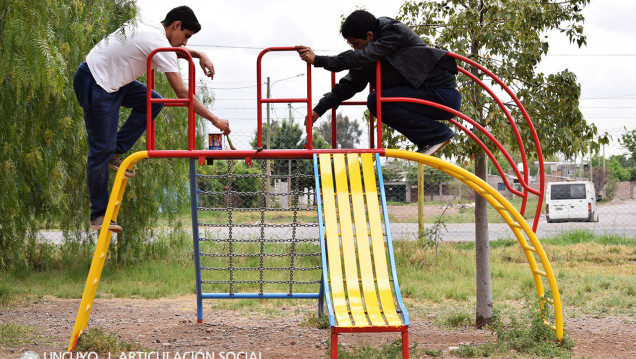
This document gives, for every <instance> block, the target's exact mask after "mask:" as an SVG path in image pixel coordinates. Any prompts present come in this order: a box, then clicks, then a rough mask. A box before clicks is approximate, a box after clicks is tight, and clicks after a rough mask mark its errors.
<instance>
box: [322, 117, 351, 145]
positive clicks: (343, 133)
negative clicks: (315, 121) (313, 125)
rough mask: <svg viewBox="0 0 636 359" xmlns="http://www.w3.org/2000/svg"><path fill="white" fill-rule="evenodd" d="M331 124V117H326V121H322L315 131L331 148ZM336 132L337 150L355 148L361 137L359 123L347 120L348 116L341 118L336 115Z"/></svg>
mask: <svg viewBox="0 0 636 359" xmlns="http://www.w3.org/2000/svg"><path fill="white" fill-rule="evenodd" d="M331 124H332V120H331V116H328V118H327V121H322V122H321V123H320V125H319V126H318V128H317V129H316V132H318V133H319V134H320V136H322V138H323V139H324V140H325V142H326V143H327V145H329V146H331ZM336 131H337V137H336V142H337V144H338V148H355V147H356V145H357V144H358V143H359V142H360V136H362V129H361V128H360V123H359V122H358V121H356V120H353V121H352V120H349V116H343V115H342V114H341V113H338V114H337V115H336Z"/></svg>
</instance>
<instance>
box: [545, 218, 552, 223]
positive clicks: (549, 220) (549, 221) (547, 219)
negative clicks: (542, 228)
mask: <svg viewBox="0 0 636 359" xmlns="http://www.w3.org/2000/svg"><path fill="white" fill-rule="evenodd" d="M545 220H546V221H548V223H554V221H553V220H551V219H550V217H547V218H546V219H545Z"/></svg>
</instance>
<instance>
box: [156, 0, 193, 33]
mask: <svg viewBox="0 0 636 359" xmlns="http://www.w3.org/2000/svg"><path fill="white" fill-rule="evenodd" d="M175 21H181V29H182V30H192V31H194V33H195V34H196V33H197V32H199V30H201V24H199V20H197V17H196V16H195V15H194V11H192V9H190V8H189V7H187V6H185V5H184V6H179V7H175V8H174V9H172V10H170V12H169V13H168V14H167V15H166V18H165V19H164V20H163V21H162V22H161V23H162V24H164V25H165V26H170V25H171V24H172V23H173V22H175Z"/></svg>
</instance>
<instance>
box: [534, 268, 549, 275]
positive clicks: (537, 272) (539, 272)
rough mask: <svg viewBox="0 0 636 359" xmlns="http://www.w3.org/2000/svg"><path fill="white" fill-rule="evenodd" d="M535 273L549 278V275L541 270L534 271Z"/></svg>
mask: <svg viewBox="0 0 636 359" xmlns="http://www.w3.org/2000/svg"><path fill="white" fill-rule="evenodd" d="M533 272H534V273H535V274H538V275H540V276H544V277H547V276H548V275H547V274H546V273H545V272H544V271H541V270H538V269H535V270H533Z"/></svg>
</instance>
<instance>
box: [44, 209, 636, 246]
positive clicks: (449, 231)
mask: <svg viewBox="0 0 636 359" xmlns="http://www.w3.org/2000/svg"><path fill="white" fill-rule="evenodd" d="M598 210H599V221H598V222H592V223H586V222H567V223H547V222H546V221H545V218H541V220H540V221H539V226H538V227H537V237H538V238H540V239H541V238H546V237H553V236H555V235H556V234H558V233H560V232H563V231H573V230H589V231H591V232H593V233H595V234H599V235H602V234H615V235H621V236H636V201H630V200H627V201H613V202H611V203H608V204H604V205H602V206H599V207H598ZM530 225H531V223H530ZM426 226H427V227H430V226H432V225H431V224H427V225H426ZM211 232H213V233H214V234H213V235H214V236H215V237H216V238H224V237H227V235H228V234H227V230H226V229H225V230H224V229H213V230H211ZM488 232H489V239H490V240H499V239H506V238H507V239H513V238H514V234H513V232H512V230H511V229H510V227H508V225H507V224H505V223H490V224H489V225H488ZM232 233H233V238H235V239H236V238H238V239H248V238H249V239H257V238H259V237H260V235H261V231H260V228H234V229H233V232H232ZM391 234H392V236H393V238H394V239H415V238H417V223H392V224H391ZM40 235H41V237H43V238H44V239H46V240H48V241H51V242H53V243H61V242H62V240H63V238H62V233H61V232H57V231H42V232H40ZM204 235H205V234H204ZM210 236H212V234H210ZM318 236H319V234H318V228H317V227H301V228H298V229H297V231H296V238H318ZM95 237H96V235H95ZM265 238H277V239H286V238H287V239H289V238H291V229H290V228H267V229H266V230H265ZM442 240H443V241H474V240H475V224H474V223H448V224H446V231H442Z"/></svg>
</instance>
